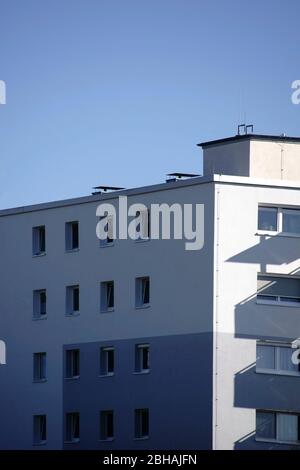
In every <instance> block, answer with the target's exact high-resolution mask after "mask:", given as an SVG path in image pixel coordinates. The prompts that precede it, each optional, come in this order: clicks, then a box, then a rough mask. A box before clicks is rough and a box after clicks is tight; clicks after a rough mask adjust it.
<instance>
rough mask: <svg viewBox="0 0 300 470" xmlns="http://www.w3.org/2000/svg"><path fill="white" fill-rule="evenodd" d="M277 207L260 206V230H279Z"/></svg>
mask: <svg viewBox="0 0 300 470" xmlns="http://www.w3.org/2000/svg"><path fill="white" fill-rule="evenodd" d="M277 211H278V210H277V208H271V207H259V208H258V230H267V231H271V232H274V231H277Z"/></svg>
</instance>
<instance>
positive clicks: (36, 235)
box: [32, 225, 46, 257]
mask: <svg viewBox="0 0 300 470" xmlns="http://www.w3.org/2000/svg"><path fill="white" fill-rule="evenodd" d="M41 233H43V240H41ZM42 245H44V246H42ZM42 248H44V249H42ZM45 254H46V226H45V225H37V226H36V227H32V256H34V257H35V256H44V255H45Z"/></svg>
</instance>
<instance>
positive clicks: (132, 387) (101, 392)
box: [64, 333, 212, 450]
mask: <svg viewBox="0 0 300 470" xmlns="http://www.w3.org/2000/svg"><path fill="white" fill-rule="evenodd" d="M143 343H148V344H149V347H150V372H149V373H147V374H136V373H134V370H135V367H134V366H135V345H136V344H143ZM73 346H74V348H79V349H80V363H81V371H82V373H81V374H80V378H79V379H74V380H72V379H71V380H70V379H66V380H64V412H74V411H76V412H79V413H80V442H78V443H66V444H65V446H64V448H65V449H68V450H71V449H100V450H108V449H109V450H113V449H134V450H139V449H156V450H157V449H187V450H188V449H209V448H211V445H212V443H211V434H212V419H211V406H210V405H209V404H210V403H211V397H212V381H211V377H212V368H211V365H212V362H211V358H209V359H208V360H207V354H208V352H210V351H211V350H212V334H209V333H207V334H205V333H200V334H186V335H172V336H157V337H151V338H148V337H146V338H135V339H134V340H119V341H113V342H111V341H110V342H104V343H103V342H102V343H86V344H75V345H73ZM105 346H113V347H114V348H115V374H114V376H111V377H99V350H100V347H105ZM137 408H148V409H149V416H150V426H149V427H150V433H149V439H146V440H145V439H142V440H141V439H135V436H134V410H135V409H137ZM101 410H114V427H115V439H114V440H113V441H107V442H103V441H100V440H99V412H100V411H101Z"/></svg>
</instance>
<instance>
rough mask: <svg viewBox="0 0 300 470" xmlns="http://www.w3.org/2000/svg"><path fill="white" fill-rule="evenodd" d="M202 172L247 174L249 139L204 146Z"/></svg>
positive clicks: (207, 173) (206, 173)
mask: <svg viewBox="0 0 300 470" xmlns="http://www.w3.org/2000/svg"><path fill="white" fill-rule="evenodd" d="M203 174H204V176H209V175H213V174H220V175H236V176H249V174H250V140H244V141H241V142H230V143H226V144H217V145H213V146H209V147H204V149H203Z"/></svg>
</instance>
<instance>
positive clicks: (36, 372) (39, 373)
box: [33, 352, 47, 382]
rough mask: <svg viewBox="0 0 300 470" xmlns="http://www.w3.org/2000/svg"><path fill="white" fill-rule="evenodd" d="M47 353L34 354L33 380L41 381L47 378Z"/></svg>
mask: <svg viewBox="0 0 300 470" xmlns="http://www.w3.org/2000/svg"><path fill="white" fill-rule="evenodd" d="M46 357H47V356H46V353H45V352H40V353H34V354H33V380H34V381H35V382H40V381H44V380H46Z"/></svg>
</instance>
